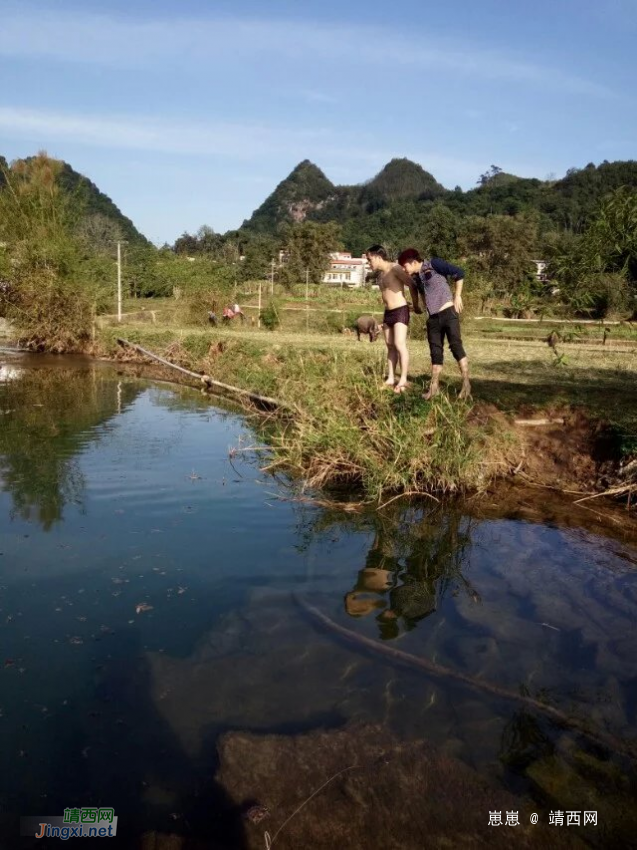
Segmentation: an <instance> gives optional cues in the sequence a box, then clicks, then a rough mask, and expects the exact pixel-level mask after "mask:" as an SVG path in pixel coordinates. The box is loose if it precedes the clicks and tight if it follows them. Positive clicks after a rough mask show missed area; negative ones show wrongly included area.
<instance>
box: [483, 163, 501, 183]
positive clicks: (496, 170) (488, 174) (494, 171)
mask: <svg viewBox="0 0 637 850" xmlns="http://www.w3.org/2000/svg"><path fill="white" fill-rule="evenodd" d="M498 174H502V169H501V168H500V167H499V166H498V165H492V166H491V168H490V169H489V170H488V171H485V172H484V174H481V175H480V177H479V178H478V186H486V185H487V183H490V182H491V181H492V180H493V178H494V177H497V176H498Z"/></svg>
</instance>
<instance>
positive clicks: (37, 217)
mask: <svg viewBox="0 0 637 850" xmlns="http://www.w3.org/2000/svg"><path fill="white" fill-rule="evenodd" d="M62 173H63V163H61V162H59V161H58V160H54V159H51V158H50V157H48V156H47V155H46V154H45V153H40V154H38V155H37V156H36V157H31V158H30V159H28V160H17V161H16V162H13V163H11V165H10V166H9V167H8V168H5V169H4V170H3V177H4V183H5V184H6V185H5V186H4V188H3V189H2V190H1V191H0V242H3V243H5V246H6V247H5V249H4V250H2V251H0V279H3V280H5V281H7V282H8V284H9V288H8V293H7V294H5V295H3V296H1V297H2V300H3V302H4V304H3V312H4V314H5V315H6V316H7V317H8V318H9V319H10V320H11V321H13V322H14V323H15V325H16V327H17V328H18V330H19V332H20V339H21V342H22V343H23V345H25V346H27V347H30V348H34V349H46V350H50V351H57V352H61V351H68V350H80V349H81V348H83V347H84V346H86V345H87V344H88V343H89V341H90V337H91V328H92V323H93V319H94V316H95V312H96V310H97V307H98V302H99V299H100V297H101V296H102V295H104V292H105V290H104V288H103V286H102V284H104V283H105V282H106V279H107V277H108V272H109V264H108V262H107V261H105V260H104V259H103V258H99V257H98V256H96V255H95V253H94V252H91V251H90V250H87V249H86V246H85V245H83V244H81V243H80V240H79V239H78V237H77V235H76V233H77V227H78V223H79V218H80V216H81V214H82V209H81V208H79V209H78V208H77V206H76V205H74V204H71V203H70V198H69V196H68V194H65V193H64V192H63V191H61V187H60V175H61V174H62Z"/></svg>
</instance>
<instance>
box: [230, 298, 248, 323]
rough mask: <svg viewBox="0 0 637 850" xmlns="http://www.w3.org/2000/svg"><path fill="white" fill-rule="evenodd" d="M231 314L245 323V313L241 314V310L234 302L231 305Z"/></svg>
mask: <svg viewBox="0 0 637 850" xmlns="http://www.w3.org/2000/svg"><path fill="white" fill-rule="evenodd" d="M232 312H233V313H234V314H235V316H241V321H242V322H244V321H245V317H246V316H245V313H244V312H243V310H242V309H241V307H239V305H238V303H236V302H235V303H234V304H233V305H232Z"/></svg>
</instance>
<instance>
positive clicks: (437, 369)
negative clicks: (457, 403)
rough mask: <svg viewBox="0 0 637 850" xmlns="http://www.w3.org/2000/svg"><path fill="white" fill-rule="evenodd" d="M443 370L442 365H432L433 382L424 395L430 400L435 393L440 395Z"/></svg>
mask: <svg viewBox="0 0 637 850" xmlns="http://www.w3.org/2000/svg"><path fill="white" fill-rule="evenodd" d="M441 372H442V366H435V365H433V366H432V367H431V383H430V384H429V389H428V391H427V392H426V393H425V395H424V396H423V398H425V399H426V400H427V401H430V400H431V399H432V398H433V397H434V396H435V395H438V393H439V392H440V373H441Z"/></svg>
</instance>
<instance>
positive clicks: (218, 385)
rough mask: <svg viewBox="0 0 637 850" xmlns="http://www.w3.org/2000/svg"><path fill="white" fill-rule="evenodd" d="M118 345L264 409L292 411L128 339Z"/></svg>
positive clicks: (283, 405)
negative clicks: (171, 360) (246, 399)
mask: <svg viewBox="0 0 637 850" xmlns="http://www.w3.org/2000/svg"><path fill="white" fill-rule="evenodd" d="M117 343H118V345H121V346H128V347H129V348H132V349H133V350H134V351H137V352H139V354H143V355H144V357H149V358H150V359H151V360H156V361H157V362H158V363H161V364H162V365H164V366H168V367H169V368H170V369H176V370H177V371H178V372H181V373H182V374H183V375H188V377H189V378H195V379H196V380H197V381H199V382H200V383H202V384H204V385H205V386H206V387H210V388H217V389H220V390H224V392H227V393H232V394H233V395H236V396H239V397H240V398H249V399H250V401H253V402H255V403H256V404H258V405H260V406H262V407H266V408H269V409H270V410H272V409H277V408H284V409H291V408H290V405H288V404H286V403H285V402H283V401H279V400H278V399H276V398H270V397H269V396H265V395H259V393H253V392H250V390H242V389H241V388H240V387H233V386H232V385H231V384H224V383H222V382H221V381H216V380H215V379H214V378H211V377H210V376H209V375H202V374H201V373H199V372H192V371H191V370H190V369H185V368H184V367H183V366H178V365H177V364H176V363H171V362H170V360H166V358H165V357H160V356H159V354H154V353H153V352H152V351H148V349H146V348H142V346H141V345H137V344H136V343H134V342H129V341H128V340H127V339H122V338H121V337H118V338H117Z"/></svg>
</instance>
